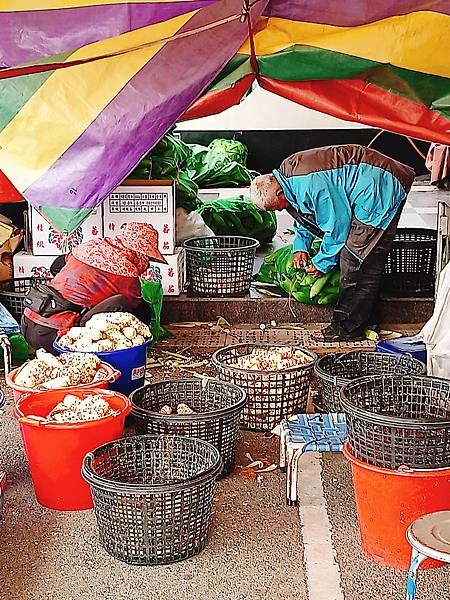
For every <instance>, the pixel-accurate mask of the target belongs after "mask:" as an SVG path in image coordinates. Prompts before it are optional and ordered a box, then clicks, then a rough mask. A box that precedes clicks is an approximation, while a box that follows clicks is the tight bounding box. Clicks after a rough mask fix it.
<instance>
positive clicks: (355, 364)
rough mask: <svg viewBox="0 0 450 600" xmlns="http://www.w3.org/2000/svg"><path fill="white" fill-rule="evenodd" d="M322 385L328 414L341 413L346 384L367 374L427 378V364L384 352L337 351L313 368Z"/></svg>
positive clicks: (323, 358)
mask: <svg viewBox="0 0 450 600" xmlns="http://www.w3.org/2000/svg"><path fill="white" fill-rule="evenodd" d="M314 372H315V374H316V376H317V379H318V380H319V382H320V386H321V390H322V401H323V407H324V410H325V412H340V411H341V401H340V397H339V392H340V390H341V388H342V386H344V385H345V384H346V383H348V382H349V381H352V380H354V379H358V378H360V377H364V376H365V375H380V374H383V373H386V374H388V373H391V374H392V373H395V374H397V375H400V374H405V375H425V373H426V368H425V365H424V364H423V363H422V362H420V361H418V360H416V359H414V358H411V357H409V356H402V355H396V354H391V353H384V352H338V353H336V354H335V353H332V354H326V355H325V356H322V357H321V358H319V360H318V361H317V362H316V364H315V365H314Z"/></svg>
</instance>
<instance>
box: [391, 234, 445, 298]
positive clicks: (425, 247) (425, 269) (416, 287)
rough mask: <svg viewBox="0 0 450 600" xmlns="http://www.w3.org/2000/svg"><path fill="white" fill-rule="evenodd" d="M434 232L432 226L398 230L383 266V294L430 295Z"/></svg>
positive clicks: (435, 241) (433, 282)
mask: <svg viewBox="0 0 450 600" xmlns="http://www.w3.org/2000/svg"><path fill="white" fill-rule="evenodd" d="M436 253H437V233H436V231H433V230H431V229H398V230H397V233H396V234H395V238H394V242H393V244H392V248H391V249H390V251H389V253H388V255H387V258H386V263H385V265H384V277H383V283H382V290H383V293H384V294H385V295H386V294H387V295H391V296H398V297H402V296H433V294H434V286H435V280H436Z"/></svg>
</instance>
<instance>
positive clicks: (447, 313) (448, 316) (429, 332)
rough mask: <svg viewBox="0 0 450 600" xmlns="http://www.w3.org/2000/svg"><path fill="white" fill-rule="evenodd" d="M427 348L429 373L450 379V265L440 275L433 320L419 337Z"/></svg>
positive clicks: (426, 325)
mask: <svg viewBox="0 0 450 600" xmlns="http://www.w3.org/2000/svg"><path fill="white" fill-rule="evenodd" d="M418 337H420V338H421V339H422V340H423V341H424V342H425V344H426V347H427V373H428V375H432V376H433V377H444V378H445V379H450V263H449V264H448V265H447V266H446V267H445V269H444V270H443V271H442V273H441V275H440V281H439V288H438V293H437V297H436V304H435V308H434V312H433V316H432V317H431V319H430V320H429V321H428V322H427V323H426V324H425V326H424V327H423V329H422V331H421V332H420V334H419V336H418Z"/></svg>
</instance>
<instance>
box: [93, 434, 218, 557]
mask: <svg viewBox="0 0 450 600" xmlns="http://www.w3.org/2000/svg"><path fill="white" fill-rule="evenodd" d="M221 470H222V460H221V458H220V454H219V451H218V450H217V448H215V447H214V446H212V445H211V444H208V442H204V441H203V440H197V439H193V438H187V437H177V436H151V435H142V436H135V437H128V438H122V439H120V440H116V441H114V442H111V443H109V444H105V445H103V446H100V447H99V448H97V449H96V450H94V451H93V452H91V453H89V454H88V455H87V456H86V458H85V460H84V462H83V467H82V475H83V477H84V479H85V480H86V481H87V482H88V483H89V484H90V486H91V492H92V497H93V500H94V510H95V515H96V517H97V525H98V529H99V533H100V541H101V543H102V545H103V546H104V548H105V550H106V551H107V552H109V553H110V554H111V555H112V556H114V557H115V558H118V559H119V560H122V561H124V562H126V563H130V564H134V565H157V564H166V563H170V562H175V561H179V560H183V559H185V558H188V557H190V556H193V555H194V554H197V553H198V552H200V551H201V550H202V549H203V548H204V547H205V545H206V543H207V540H208V529H209V524H210V520H211V513H212V508H213V497H214V490H215V482H216V478H217V476H218V475H219V473H220V472H221Z"/></svg>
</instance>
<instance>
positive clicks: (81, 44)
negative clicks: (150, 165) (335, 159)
mask: <svg viewBox="0 0 450 600" xmlns="http://www.w3.org/2000/svg"><path fill="white" fill-rule="evenodd" d="M249 20H250V21H249ZM249 23H250V24H251V26H252V32H253V33H252V35H250V36H249V35H248V33H249ZM449 34H450V0H440V1H434V2H433V1H430V2H426V3H424V2H423V1H422V2H421V1H417V0H397V2H395V3H394V2H391V1H390V0H378V1H377V2H374V1H373V0H352V2H341V1H340V0H254V1H250V2H248V1H247V2H243V0H221V1H214V0H174V1H171V0H135V1H134V2H121V1H120V0H97V1H96V2H86V1H85V0H53V1H52V2H50V1H49V0H47V1H42V0H9V1H6V0H3V1H2V0H0V66H1V67H2V68H0V171H2V172H3V173H4V174H5V176H6V177H7V178H8V179H9V180H10V181H11V182H12V184H13V185H14V186H15V188H17V190H18V191H19V192H20V194H22V195H23V196H24V197H25V198H26V199H27V200H28V201H29V202H31V203H32V204H33V205H34V206H36V207H37V208H39V209H40V210H41V211H42V212H43V213H44V214H45V215H46V216H47V217H48V218H49V219H50V220H51V221H52V222H53V224H54V225H55V226H56V227H57V228H58V229H60V230H61V229H64V230H68V231H71V230H73V229H74V228H75V227H76V226H77V225H78V224H79V223H80V222H82V220H83V219H84V218H86V216H87V215H88V214H89V212H90V210H92V208H94V207H95V206H97V205H98V204H99V203H100V202H101V201H102V200H103V199H104V198H105V197H106V195H107V194H108V193H109V192H110V191H111V190H113V189H114V188H115V187H116V186H117V185H118V184H119V183H120V182H121V181H122V180H123V179H124V178H125V177H126V176H127V174H128V173H129V172H130V171H131V170H132V169H133V168H134V167H135V166H136V164H137V163H138V162H139V160H140V159H141V158H142V157H143V156H144V155H145V154H146V153H147V152H148V151H149V150H150V149H151V148H152V147H153V146H154V145H155V144H156V143H157V142H158V140H159V139H160V138H161V137H162V135H164V133H165V132H166V131H167V130H168V129H169V128H170V127H171V126H172V125H173V123H175V122H176V121H177V120H180V119H181V118H182V117H183V115H184V118H193V117H198V116H204V115H207V114H212V113H214V112H219V111H221V110H223V109H224V108H227V107H228V106H231V105H233V104H235V103H237V102H239V101H240V100H241V99H242V97H243V96H244V95H245V94H246V93H247V92H248V91H249V90H250V88H251V84H252V82H253V81H255V80H257V81H258V83H259V84H260V85H261V86H262V87H263V88H265V89H267V90H269V91H272V92H274V93H276V94H279V95H282V96H284V97H286V98H289V99H291V100H294V101H295V102H298V103H300V104H303V105H305V106H308V107H311V108H314V109H317V110H320V111H322V112H325V113H328V114H331V115H334V116H337V117H341V118H344V119H347V120H354V121H360V122H362V123H365V124H368V125H372V126H376V127H381V128H384V129H388V130H390V131H394V132H397V133H401V134H406V135H410V136H413V137H418V138H422V139H426V140H430V141H436V142H441V143H444V144H450V107H449V101H450V100H449V99H450V62H449V61H448V59H447V55H446V42H447V40H448V39H449Z"/></svg>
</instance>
